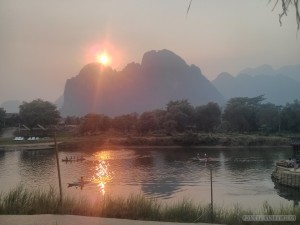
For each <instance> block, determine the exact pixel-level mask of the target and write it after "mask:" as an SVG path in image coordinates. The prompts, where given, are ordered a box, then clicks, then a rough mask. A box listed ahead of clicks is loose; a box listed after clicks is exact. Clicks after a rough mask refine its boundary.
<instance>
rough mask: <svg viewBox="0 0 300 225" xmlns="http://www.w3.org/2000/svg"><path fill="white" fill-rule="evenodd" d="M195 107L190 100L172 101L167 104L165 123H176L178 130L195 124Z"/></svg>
mask: <svg viewBox="0 0 300 225" xmlns="http://www.w3.org/2000/svg"><path fill="white" fill-rule="evenodd" d="M194 112H195V110H194V107H193V106H192V105H191V104H190V103H189V102H188V100H186V99H184V100H177V101H170V102H169V103H168V104H167V112H166V118H165V123H166V124H168V125H170V124H173V125H174V124H175V129H176V131H179V132H182V131H184V130H185V129H186V128H187V127H188V126H190V125H192V124H193V119H194Z"/></svg>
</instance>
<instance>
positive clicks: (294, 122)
mask: <svg viewBox="0 0 300 225" xmlns="http://www.w3.org/2000/svg"><path fill="white" fill-rule="evenodd" d="M281 118H282V129H283V130H286V131H290V132H300V101H299V100H295V101H294V103H287V104H286V105H285V107H284V108H283V109H282V112H281Z"/></svg>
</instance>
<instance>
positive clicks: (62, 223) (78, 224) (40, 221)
mask: <svg viewBox="0 0 300 225" xmlns="http://www.w3.org/2000/svg"><path fill="white" fill-rule="evenodd" d="M53 224H58V225H87V224H89V225H100V224H101V225H191V224H197V225H209V224H208V223H172V222H171V223H170V222H155V221H139V220H125V219H113V218H99V217H88V216H71V215H49V214H46V215H30V216H23V215H0V225H53ZM214 225H217V224H214Z"/></svg>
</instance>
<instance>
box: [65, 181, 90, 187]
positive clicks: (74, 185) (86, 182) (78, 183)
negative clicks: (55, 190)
mask: <svg viewBox="0 0 300 225" xmlns="http://www.w3.org/2000/svg"><path fill="white" fill-rule="evenodd" d="M88 183H90V181H83V182H81V181H77V182H73V183H68V187H81V186H84V185H85V184H88Z"/></svg>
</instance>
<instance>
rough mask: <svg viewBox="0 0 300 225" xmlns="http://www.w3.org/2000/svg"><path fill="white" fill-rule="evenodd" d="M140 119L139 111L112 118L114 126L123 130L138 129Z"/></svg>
mask: <svg viewBox="0 0 300 225" xmlns="http://www.w3.org/2000/svg"><path fill="white" fill-rule="evenodd" d="M137 121H138V115H137V113H131V114H126V115H122V116H117V117H115V118H114V119H113V120H112V126H113V128H115V129H116V130H119V131H122V132H124V133H125V132H131V131H133V130H134V129H136V125H137Z"/></svg>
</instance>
